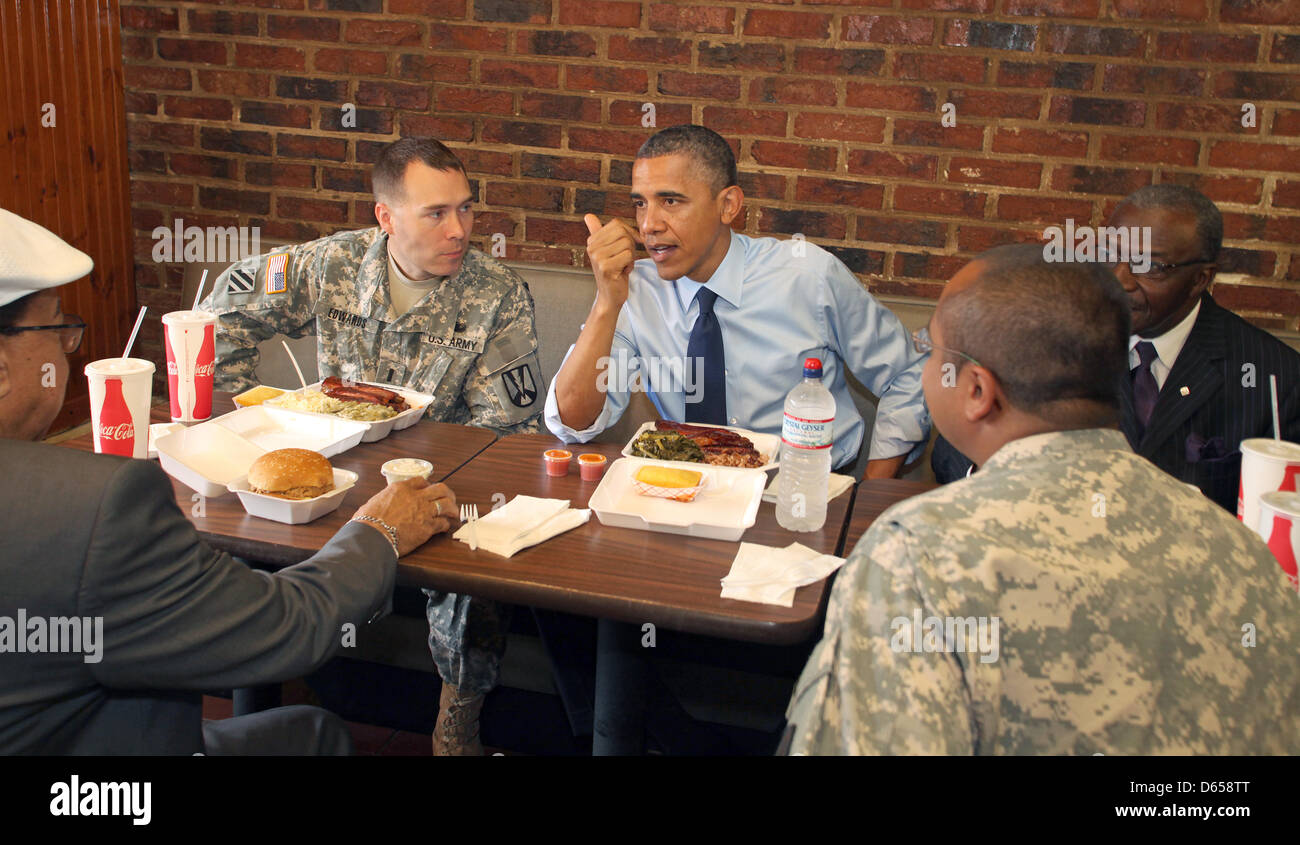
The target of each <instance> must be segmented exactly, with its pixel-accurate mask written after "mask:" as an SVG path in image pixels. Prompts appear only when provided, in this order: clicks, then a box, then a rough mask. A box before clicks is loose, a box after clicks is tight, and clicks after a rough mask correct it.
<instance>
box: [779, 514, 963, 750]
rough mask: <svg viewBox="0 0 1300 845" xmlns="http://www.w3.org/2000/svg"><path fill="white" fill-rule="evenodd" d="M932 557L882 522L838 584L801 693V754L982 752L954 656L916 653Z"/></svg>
mask: <svg viewBox="0 0 1300 845" xmlns="http://www.w3.org/2000/svg"><path fill="white" fill-rule="evenodd" d="M921 557H923V553H920V552H919V550H918V549H916V548H915V543H914V540H913V539H912V538H911V537H909V535H908V534H907V532H906V531H905V530H904V529H903V528H902V527H900V526H899V525H897V524H896V523H887V522H882V521H877V522H876V524H875V525H873V526H872V528H871V530H870V531H868V532H867V535H866V537H864V538H863V540H862V542H860V543H859V544H858V546H857V548H856V549H855V550H854V552H853V555H852V556H851V557H850V559H849V562H848V563H847V564H845V566H844V568H843V569H842V570H841V571H840V573H839V575H838V577H837V578H836V581H835V587H834V589H833V591H832V594H831V600H830V605H829V608H828V610H827V614H826V630H825V635H824V636H823V639H822V641H821V642H820V643H819V644H818V645H817V647H816V649H814V651H813V653H812V656H811V657H810V658H809V661H808V665H807V666H806V667H805V668H804V671H803V674H802V675H801V676H800V678H799V681H798V683H797V684H796V686H795V692H794V697H793V698H792V699H791V702H790V707H789V711H788V719H789V722H790V725H791V726H792V729H793V738H792V744H791V753H792V754H972V753H974V742H973V734H972V729H971V718H970V713H971V708H970V696H969V693H968V691H967V689H966V686H965V684H964V682H963V673H962V668H961V665H960V664H959V663H958V661H957V660H956V656H955V655H954V654H952V653H947V652H944V651H929V652H927V651H921V650H920V649H921V643H917V645H916V648H917V650H915V651H914V650H913V648H912V640H911V635H912V633H913V628H914V620H915V619H916V618H917V616H916V614H917V613H918V612H919V613H920V617H919V618H921V619H924V618H926V617H928V616H930V615H932V612H931V610H930V609H929V608H927V606H926V602H925V600H924V598H923V596H922V593H921V590H920V588H919V587H918V586H917V583H916V579H915V574H914V566H915V563H916V562H917V561H918V559H920V558H921Z"/></svg>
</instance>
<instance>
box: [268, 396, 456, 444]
mask: <svg viewBox="0 0 1300 845" xmlns="http://www.w3.org/2000/svg"><path fill="white" fill-rule="evenodd" d="M365 383H366V384H369V385H371V386H373V387H382V388H384V389H385V390H391V391H393V392H394V393H396V394H397V395H399V396H401V397H402V398H403V399H405V400H406V404H408V405H410V406H411V407H410V408H408V409H407V410H405V411H402V413H400V414H398V415H397V416H395V417H389V418H388V419H386V420H379V421H378V422H364V421H362V420H343V417H336V416H334V415H333V414H321V413H317V412H316V411H296V410H294V409H293V408H281V407H280V406H279V405H277V404H275V403H276V401H277V400H280V399H284V398H285V397H286V396H296V395H298V394H299V393H302V392H304V391H307V390H320V386H321V382H319V381H318V382H316V383H315V384H309V385H307V386H306V387H303V388H299V389H298V390H286V391H285V392H284V395H282V396H276V397H274V398H273V399H268V400H266V401H265V402H263V403H262V404H261V405H259V406H257V407H261V408H275V409H277V410H281V411H287V412H289V413H291V414H300V415H302V416H306V417H321V418H323V419H327V420H343V421H344V422H355V423H357V424H358V425H364V426H365V427H366V433H365V434H364V435H362V437H361V442H362V443H374V442H375V441H376V440H383V439H384V438H385V437H387V436H388V435H389V434H391V433H392V432H394V431H401V430H402V429H404V428H410V427H411V426H413V425H415V424H416V423H417V422H419V421H420V417H422V416H424V409H425V408H427V407H428V406H429V403H430V402H432V401H433V394H432V393H419V392H417V391H414V390H408V389H406V388H405V387H398V386H397V385H395V384H384V383H383V382H380V381H368V382H365ZM322 392H323V391H322Z"/></svg>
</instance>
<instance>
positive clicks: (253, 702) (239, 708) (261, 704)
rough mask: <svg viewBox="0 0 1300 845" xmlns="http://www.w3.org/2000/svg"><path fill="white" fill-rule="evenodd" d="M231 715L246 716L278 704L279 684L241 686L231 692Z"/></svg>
mask: <svg viewBox="0 0 1300 845" xmlns="http://www.w3.org/2000/svg"><path fill="white" fill-rule="evenodd" d="M230 698H231V702H232V705H233V710H232V713H231V715H233V716H247V715H248V714H249V713H259V712H261V711H263V710H270V709H272V708H275V707H279V706H280V685H279V684H263V685H262V686H256V687H242V688H240V689H237V690H233V691H232V693H231V696H230Z"/></svg>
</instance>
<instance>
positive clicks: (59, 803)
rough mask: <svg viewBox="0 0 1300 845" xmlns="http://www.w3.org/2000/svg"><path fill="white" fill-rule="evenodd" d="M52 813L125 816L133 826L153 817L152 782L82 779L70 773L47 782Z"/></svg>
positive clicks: (145, 822) (148, 820)
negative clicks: (59, 778)
mask: <svg viewBox="0 0 1300 845" xmlns="http://www.w3.org/2000/svg"><path fill="white" fill-rule="evenodd" d="M50 795H51V796H53V797H51V798H50V815H52V816H127V817H129V818H130V819H131V824H133V825H141V826H143V825H147V824H148V823H149V822H150V820H151V819H152V818H153V783H152V782H151V781H144V782H143V783H141V782H138V781H118V782H108V781H106V782H103V783H101V782H99V781H93V780H88V781H82V780H81V778H79V777H78V776H77V775H73V776H72V777H71V778H69V779H68V780H67V781H55V782H54V783H53V784H51V785H50Z"/></svg>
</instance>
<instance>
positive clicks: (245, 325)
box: [199, 244, 319, 392]
mask: <svg viewBox="0 0 1300 845" xmlns="http://www.w3.org/2000/svg"><path fill="white" fill-rule="evenodd" d="M310 247H311V244H299V245H298V246H292V247H284V248H282V249H278V250H275V251H272V252H269V253H267V254H265V255H258V256H254V257H252V258H247V259H244V260H243V261H237V262H235V263H234V264H232V265H230V266H229V267H228V268H226V270H225V272H223V273H222V274H221V275H220V276H218V277H217V280H216V282H215V283H214V284H213V287H212V292H211V293H210V294H209V295H208V297H207V298H206V299H204V300H203V302H202V304H200V305H199V308H201V309H202V310H204V311H208V312H211V313H213V314H216V315H217V330H216V353H217V360H216V372H215V381H214V386H215V387H216V389H217V390H229V391H233V392H239V391H242V390H247V389H248V388H250V387H253V386H254V385H256V384H257V382H256V380H255V379H254V375H253V374H254V371H255V370H256V369H257V363H258V360H259V358H260V353H259V352H258V348H257V347H258V344H259V343H262V342H263V341H266V340H270V339H271V338H273V337H275V336H276V335H277V334H283V335H288V336H289V337H302V336H303V335H304V334H306V333H309V332H314V331H315V325H316V323H315V312H314V310H313V305H314V303H315V300H316V285H317V284H319V279H317V278H313V274H312V272H311V270H312V266H313V265H314V264H315V262H314V261H313V260H312V254H313V253H312V251H311V250H310Z"/></svg>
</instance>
